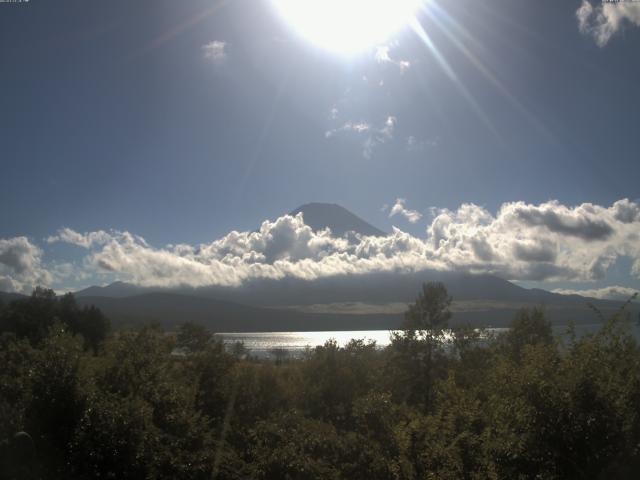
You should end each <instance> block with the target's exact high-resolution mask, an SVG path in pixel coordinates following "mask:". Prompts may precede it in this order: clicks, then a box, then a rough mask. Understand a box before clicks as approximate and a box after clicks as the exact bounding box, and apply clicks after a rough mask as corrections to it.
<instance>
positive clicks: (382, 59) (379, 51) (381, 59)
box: [373, 45, 411, 74]
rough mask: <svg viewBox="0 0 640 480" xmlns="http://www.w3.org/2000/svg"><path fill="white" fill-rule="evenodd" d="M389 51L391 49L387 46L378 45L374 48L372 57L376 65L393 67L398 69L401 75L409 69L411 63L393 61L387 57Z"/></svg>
mask: <svg viewBox="0 0 640 480" xmlns="http://www.w3.org/2000/svg"><path fill="white" fill-rule="evenodd" d="M390 51H391V47H389V46H388V45H379V46H378V47H376V51H375V53H374V55H373V57H374V59H375V60H376V61H377V62H378V63H382V64H392V65H395V66H396V67H398V68H399V69H400V73H401V74H403V73H405V72H406V71H407V70H409V68H411V62H409V60H395V59H393V58H391V55H389V52H390Z"/></svg>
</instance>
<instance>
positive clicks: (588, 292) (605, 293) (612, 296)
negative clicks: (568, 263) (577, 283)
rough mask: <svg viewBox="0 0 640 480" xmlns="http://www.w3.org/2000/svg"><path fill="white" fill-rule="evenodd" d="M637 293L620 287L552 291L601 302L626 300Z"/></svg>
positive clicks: (635, 290) (632, 289) (634, 290)
mask: <svg viewBox="0 0 640 480" xmlns="http://www.w3.org/2000/svg"><path fill="white" fill-rule="evenodd" d="M639 291H640V290H639V289H636V288H629V287H621V286H620V285H612V286H609V287H603V288H591V289H585V290H573V289H569V288H557V289H555V290H553V292H555V293H561V294H562V295H581V296H583V297H589V298H599V299H603V300H628V299H629V298H631V296H632V295H634V294H636V293H638V292H639Z"/></svg>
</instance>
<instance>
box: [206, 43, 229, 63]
mask: <svg viewBox="0 0 640 480" xmlns="http://www.w3.org/2000/svg"><path fill="white" fill-rule="evenodd" d="M227 46H228V44H227V42H223V41H220V40H214V41H212V42H209V43H207V44H206V45H203V46H202V47H201V49H202V56H203V57H204V58H205V59H206V60H209V61H211V62H213V63H217V64H220V63H223V62H224V61H225V60H226V59H227V50H226V49H227Z"/></svg>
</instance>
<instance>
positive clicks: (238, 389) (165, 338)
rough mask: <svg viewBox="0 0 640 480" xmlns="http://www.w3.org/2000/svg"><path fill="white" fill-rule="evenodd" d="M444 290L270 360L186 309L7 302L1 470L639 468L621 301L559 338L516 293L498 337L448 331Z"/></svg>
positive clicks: (638, 424)
mask: <svg viewBox="0 0 640 480" xmlns="http://www.w3.org/2000/svg"><path fill="white" fill-rule="evenodd" d="M450 301H451V300H450V298H449V296H448V295H447V293H446V290H445V289H444V287H442V286H441V285H438V284H428V285H425V286H424V287H423V290H422V292H421V294H420V296H419V297H418V299H417V301H416V303H415V304H414V305H412V306H411V307H410V308H409V311H408V312H407V323H406V325H405V327H406V330H404V331H403V332H401V333H399V334H396V335H394V336H392V342H391V345H390V346H389V347H387V348H384V349H380V348H378V347H377V346H376V345H375V344H373V343H365V342H364V341H361V340H354V341H352V342H350V343H349V344H348V345H346V346H344V347H340V346H338V344H337V343H336V342H335V341H330V342H327V343H326V344H325V345H323V346H320V347H317V348H314V349H309V350H308V351H307V352H306V354H305V355H304V356H303V357H302V358H299V359H295V358H278V356H276V358H275V359H273V360H275V361H273V360H269V359H266V360H258V359H255V358H250V357H248V358H247V357H246V355H245V352H244V351H242V350H240V349H239V350H238V351H237V352H235V353H230V352H228V351H227V350H226V348H225V345H224V344H223V343H222V342H221V341H220V340H219V339H217V338H216V337H212V336H211V334H210V333H209V332H208V331H206V330H205V329H203V328H201V327H198V326H197V325H193V324H188V323H187V324H185V325H183V326H182V327H181V328H180V330H179V331H178V332H177V334H176V335H167V334H166V333H165V332H164V331H162V330H161V329H159V328H158V327H153V326H145V327H142V328H140V329H138V330H127V331H118V332H115V333H114V334H113V335H111V336H110V337H108V338H107V339H106V340H105V341H103V340H102V338H104V336H103V334H104V325H105V323H104V322H103V321H102V320H101V318H102V317H101V314H100V315H98V313H99V312H96V311H94V312H93V313H91V314H89V313H87V312H89V310H87V309H80V308H78V307H77V306H76V304H75V301H74V300H73V297H63V298H56V297H55V296H53V295H52V294H51V292H49V291H45V290H41V289H39V290H37V291H36V292H34V295H33V296H32V297H31V298H30V299H28V300H26V301H24V302H23V303H22V304H21V303H12V304H10V305H8V306H6V307H5V309H4V311H2V312H1V313H0V317H1V319H2V323H1V325H2V331H3V333H0V365H1V366H2V368H0V460H2V461H1V462H0V478H53V479H56V478H61V479H62V478H64V479H72V480H73V479H84V478H107V479H108V478H113V479H116V478H131V479H210V478H216V479H230V480H240V479H305V480H306V479H356V480H358V479H362V480H372V479H398V480H400V479H423V478H424V479H487V478H488V479H512V478H515V479H519V478H521V479H528V478H544V479H587V478H616V479H620V478H621V479H625V478H635V477H636V476H637V472H638V471H639V469H640V408H639V407H638V405H640V348H639V347H638V344H637V342H636V340H635V339H634V337H633V335H632V334H631V332H630V330H629V323H628V321H627V319H626V318H625V315H624V312H621V313H619V314H617V315H615V316H614V318H612V319H610V320H607V321H605V322H604V323H603V325H602V327H601V328H600V330H599V331H597V332H596V333H594V334H592V335H585V336H582V337H579V338H576V337H573V338H571V341H569V342H560V341H558V340H557V339H555V338H554V337H553V335H552V333H551V326H550V324H549V322H548V320H547V319H546V317H545V315H544V311H543V310H540V309H532V310H523V311H521V312H519V313H518V314H517V315H516V317H515V318H514V321H513V324H512V328H511V329H510V330H509V331H508V332H507V333H505V334H503V335H501V336H500V337H498V338H495V339H492V338H487V337H484V336H481V334H480V333H479V332H477V331H475V330H474V329H470V328H466V329H458V330H456V331H454V332H453V336H450V331H449V330H448V325H447V322H448V320H449V317H450V313H449V305H450ZM92 316H93V318H94V319H95V321H94V322H93V323H92V322H91V321H88V320H87V319H88V318H90V317H92ZM89 325H93V326H94V327H97V328H95V330H96V332H100V331H102V332H103V333H99V334H97V335H96V336H95V337H92V336H91V334H90V333H88V332H90V331H91V328H89V327H88V326H89ZM481 337H482V338H481ZM91 338H94V339H95V340H96V341H95V342H93V340H91ZM88 339H89V340H88ZM448 339H452V342H450V343H448V344H447V345H446V346H445V345H444V343H443V342H444V341H445V340H447V341H448ZM92 342H93V343H92ZM565 343H566V344H565ZM282 357H283V356H282ZM21 430H25V431H27V432H28V433H29V434H30V435H31V438H32V439H33V443H34V448H35V452H36V455H35V456H34V457H33V458H32V459H31V460H29V461H28V462H27V461H25V460H24V458H26V457H25V456H20V455H16V454H15V451H16V450H15V449H16V448H17V447H16V445H17V444H16V442H15V439H14V436H15V433H16V432H19V431H21ZM23 437H24V436H23ZM20 438H22V437H20ZM16 472H17V473H16Z"/></svg>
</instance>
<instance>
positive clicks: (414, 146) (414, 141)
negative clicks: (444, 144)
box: [407, 135, 439, 152]
mask: <svg viewBox="0 0 640 480" xmlns="http://www.w3.org/2000/svg"><path fill="white" fill-rule="evenodd" d="M438 142H439V141H438V139H437V138H432V139H428V140H420V139H418V138H416V137H414V136H413V135H409V136H408V137H407V150H408V151H410V152H420V151H422V150H425V149H427V148H435V147H437V146H438Z"/></svg>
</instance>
